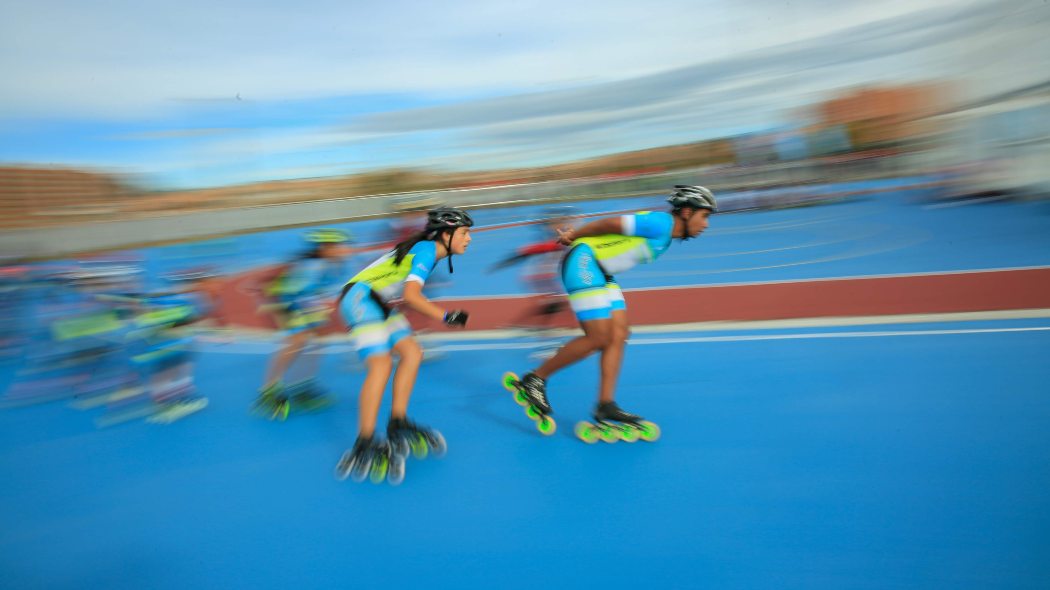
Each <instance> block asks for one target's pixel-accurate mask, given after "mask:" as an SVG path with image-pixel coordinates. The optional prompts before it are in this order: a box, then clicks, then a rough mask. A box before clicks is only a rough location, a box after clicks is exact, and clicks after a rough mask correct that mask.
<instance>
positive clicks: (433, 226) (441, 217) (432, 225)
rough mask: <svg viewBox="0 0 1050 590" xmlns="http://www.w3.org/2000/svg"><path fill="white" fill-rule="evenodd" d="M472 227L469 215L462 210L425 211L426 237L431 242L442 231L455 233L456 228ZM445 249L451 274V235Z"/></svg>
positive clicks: (443, 208) (451, 208)
mask: <svg viewBox="0 0 1050 590" xmlns="http://www.w3.org/2000/svg"><path fill="white" fill-rule="evenodd" d="M473 225H474V220H473V219H472V218H471V217H470V213H467V212H466V211H464V210H462V209H455V208H453V207H439V208H437V209H431V210H430V211H427V227H426V230H425V231H426V237H427V239H428V240H433V239H435V238H437V237H438V236H439V235H440V234H441V232H442V231H443V230H446V229H448V230H452V231H455V230H456V228H457V227H471V226H473ZM445 247H446V248H448V272H449V274H452V234H449V236H448V242H447V243H446V244H445Z"/></svg>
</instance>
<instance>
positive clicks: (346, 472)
mask: <svg viewBox="0 0 1050 590" xmlns="http://www.w3.org/2000/svg"><path fill="white" fill-rule="evenodd" d="M353 466H354V465H353V461H352V460H351V455H350V451H346V452H345V453H343V456H342V458H340V459H339V462H338V463H336V464H335V478H336V479H338V480H339V481H346V478H347V477H350V470H351V469H352V468H353Z"/></svg>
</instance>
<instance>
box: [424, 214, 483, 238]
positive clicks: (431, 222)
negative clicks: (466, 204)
mask: <svg viewBox="0 0 1050 590" xmlns="http://www.w3.org/2000/svg"><path fill="white" fill-rule="evenodd" d="M473 225H474V220H473V219H472V218H471V217H470V213H467V212H466V211H464V210H462V209H454V208H452V207H439V208H437V209H431V210H430V211H427V228H426V229H427V235H428V237H429V238H430V239H434V236H436V235H437V234H438V233H439V232H440V231H441V230H444V229H452V230H454V229H456V228H457V227H471V226H473Z"/></svg>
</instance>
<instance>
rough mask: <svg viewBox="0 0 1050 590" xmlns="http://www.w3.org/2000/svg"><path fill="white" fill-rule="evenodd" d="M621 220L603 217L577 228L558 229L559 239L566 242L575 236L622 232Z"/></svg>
mask: <svg viewBox="0 0 1050 590" xmlns="http://www.w3.org/2000/svg"><path fill="white" fill-rule="evenodd" d="M622 233H623V220H622V219H621V218H620V217H605V218H602V219H595V220H594V221H591V222H589V223H585V224H583V225H581V226H580V227H578V228H575V229H569V230H566V231H559V232H558V235H559V241H560V242H561V243H563V244H568V243H570V242H572V241H573V240H575V239H576V238H586V237H588V236H604V235H606V234H622Z"/></svg>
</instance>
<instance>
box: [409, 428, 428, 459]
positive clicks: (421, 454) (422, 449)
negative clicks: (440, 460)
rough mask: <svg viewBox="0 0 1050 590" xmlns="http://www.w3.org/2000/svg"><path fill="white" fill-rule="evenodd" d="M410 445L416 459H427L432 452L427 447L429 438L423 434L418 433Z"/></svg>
mask: <svg viewBox="0 0 1050 590" xmlns="http://www.w3.org/2000/svg"><path fill="white" fill-rule="evenodd" d="M409 444H410V446H411V447H412V456H413V457H415V458H416V459H426V458H427V454H428V453H429V452H430V447H429V446H428V445H427V437H425V436H423V434H422V433H417V434H416V436H414V437H413V438H412V442H411V443H409Z"/></svg>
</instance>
